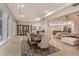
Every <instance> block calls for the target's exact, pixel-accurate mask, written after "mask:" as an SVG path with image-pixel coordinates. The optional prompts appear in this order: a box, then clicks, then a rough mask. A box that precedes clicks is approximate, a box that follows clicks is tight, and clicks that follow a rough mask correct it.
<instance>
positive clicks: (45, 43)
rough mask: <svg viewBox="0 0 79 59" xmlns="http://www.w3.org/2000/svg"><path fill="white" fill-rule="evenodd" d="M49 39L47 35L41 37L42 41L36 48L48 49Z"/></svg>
mask: <svg viewBox="0 0 79 59" xmlns="http://www.w3.org/2000/svg"><path fill="white" fill-rule="evenodd" d="M49 40H50V39H49V37H48V34H43V35H42V39H41V42H40V43H38V44H37V45H38V47H40V48H41V49H44V48H48V47H49V45H50V42H49Z"/></svg>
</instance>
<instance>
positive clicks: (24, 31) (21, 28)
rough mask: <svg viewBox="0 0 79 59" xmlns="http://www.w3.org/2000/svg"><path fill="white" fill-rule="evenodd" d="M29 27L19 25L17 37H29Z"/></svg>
mask: <svg viewBox="0 0 79 59" xmlns="http://www.w3.org/2000/svg"><path fill="white" fill-rule="evenodd" d="M27 32H29V25H17V35H27Z"/></svg>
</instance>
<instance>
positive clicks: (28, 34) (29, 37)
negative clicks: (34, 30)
mask: <svg viewBox="0 0 79 59" xmlns="http://www.w3.org/2000/svg"><path fill="white" fill-rule="evenodd" d="M27 36H28V40H29V41H30V42H31V36H30V33H27Z"/></svg>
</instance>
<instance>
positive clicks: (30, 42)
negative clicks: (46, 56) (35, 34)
mask: <svg viewBox="0 0 79 59" xmlns="http://www.w3.org/2000/svg"><path fill="white" fill-rule="evenodd" d="M27 36H28V42H29V44H36V43H37V42H34V41H32V37H31V35H30V33H27Z"/></svg>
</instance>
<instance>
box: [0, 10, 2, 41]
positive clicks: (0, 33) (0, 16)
mask: <svg viewBox="0 0 79 59" xmlns="http://www.w3.org/2000/svg"><path fill="white" fill-rule="evenodd" d="M0 40H2V12H1V11H0Z"/></svg>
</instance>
